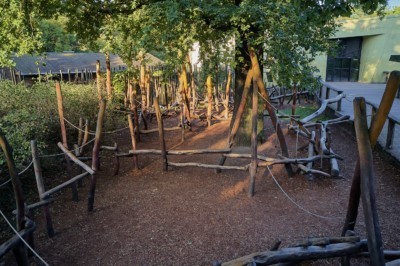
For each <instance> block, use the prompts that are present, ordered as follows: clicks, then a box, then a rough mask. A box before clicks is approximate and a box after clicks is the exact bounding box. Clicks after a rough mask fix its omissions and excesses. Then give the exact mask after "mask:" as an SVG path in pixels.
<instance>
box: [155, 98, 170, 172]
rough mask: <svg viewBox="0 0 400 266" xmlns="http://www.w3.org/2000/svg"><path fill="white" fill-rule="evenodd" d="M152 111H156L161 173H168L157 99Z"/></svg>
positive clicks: (161, 121) (162, 127) (162, 126)
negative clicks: (161, 160)
mask: <svg viewBox="0 0 400 266" xmlns="http://www.w3.org/2000/svg"><path fill="white" fill-rule="evenodd" d="M154 109H155V111H156V116H157V124H158V136H159V139H160V145H161V156H162V158H163V171H164V172H166V171H168V160H167V149H166V147H165V138H164V125H163V120H162V116H161V111H160V106H159V105H158V97H156V98H154Z"/></svg>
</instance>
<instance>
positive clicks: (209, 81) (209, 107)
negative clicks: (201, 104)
mask: <svg viewBox="0 0 400 266" xmlns="http://www.w3.org/2000/svg"><path fill="white" fill-rule="evenodd" d="M206 85H207V101H208V104H207V126H209V127H210V126H211V114H212V76H211V74H208V76H207V81H206Z"/></svg>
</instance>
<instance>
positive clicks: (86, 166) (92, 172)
mask: <svg viewBox="0 0 400 266" xmlns="http://www.w3.org/2000/svg"><path fill="white" fill-rule="evenodd" d="M57 146H58V147H59V148H60V149H61V150H62V152H63V153H64V154H65V155H66V156H68V157H69V158H70V159H71V160H72V161H73V162H74V163H75V164H77V165H79V166H80V167H81V168H82V169H84V170H85V171H86V172H88V173H89V174H91V175H93V174H94V171H93V169H92V168H90V167H89V166H88V165H87V164H85V163H84V162H82V161H80V160H79V159H78V157H76V156H75V155H74V154H73V153H72V152H70V151H69V150H67V149H66V148H65V147H64V146H63V144H62V143H61V142H58V143H57Z"/></svg>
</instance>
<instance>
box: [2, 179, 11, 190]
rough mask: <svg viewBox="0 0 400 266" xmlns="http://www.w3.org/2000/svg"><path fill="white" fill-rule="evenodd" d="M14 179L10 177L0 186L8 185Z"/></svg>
mask: <svg viewBox="0 0 400 266" xmlns="http://www.w3.org/2000/svg"><path fill="white" fill-rule="evenodd" d="M11 180H12V178H10V179H8V180H7V181H6V182H4V183H3V184H1V185H0V188H1V187H3V186H5V185H7V184H8V183H10V182H11Z"/></svg>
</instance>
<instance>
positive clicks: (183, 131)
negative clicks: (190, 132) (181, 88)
mask: <svg viewBox="0 0 400 266" xmlns="http://www.w3.org/2000/svg"><path fill="white" fill-rule="evenodd" d="M183 110H185V104H184V103H181V125H182V138H181V141H182V142H183V141H184V140H185V112H184V111H183Z"/></svg>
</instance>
